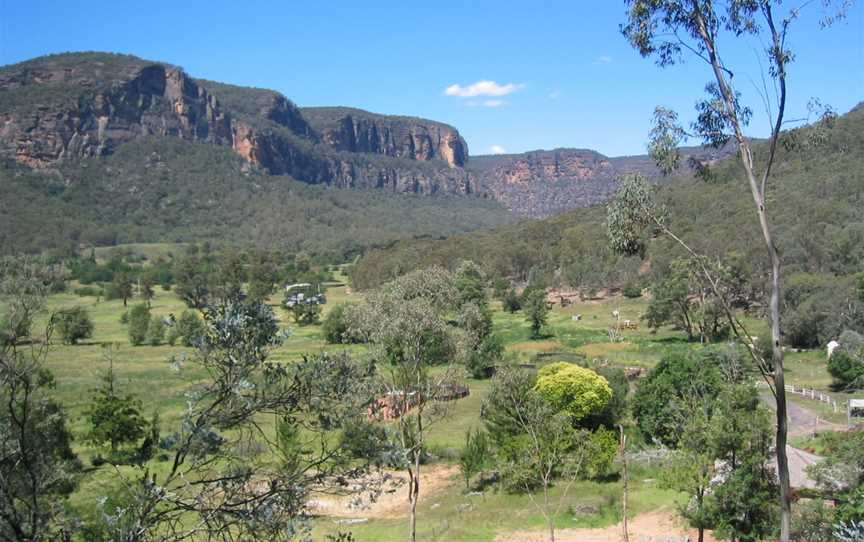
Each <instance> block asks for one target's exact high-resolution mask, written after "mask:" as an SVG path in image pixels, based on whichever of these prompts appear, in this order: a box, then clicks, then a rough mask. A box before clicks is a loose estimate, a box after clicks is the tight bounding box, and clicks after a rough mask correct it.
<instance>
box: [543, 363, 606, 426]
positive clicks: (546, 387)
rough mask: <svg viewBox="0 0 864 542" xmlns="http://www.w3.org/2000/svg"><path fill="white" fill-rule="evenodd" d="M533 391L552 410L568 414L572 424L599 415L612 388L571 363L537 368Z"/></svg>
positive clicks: (601, 378)
mask: <svg viewBox="0 0 864 542" xmlns="http://www.w3.org/2000/svg"><path fill="white" fill-rule="evenodd" d="M536 388H537V391H538V392H540V395H541V396H543V398H544V399H546V400H547V401H548V402H549V403H550V404H551V405H552V407H553V408H554V409H555V410H556V411H559V412H564V413H566V414H567V415H569V416H570V419H571V421H572V422H573V423H574V424H578V423H579V422H580V421H582V420H583V419H585V418H586V417H588V416H589V415H591V414H594V413H598V412H601V411H602V410H603V409H604V408H606V405H607V404H608V403H609V401H610V400H611V399H612V388H610V387H609V383H608V382H607V381H606V379H605V378H603V377H602V376H600V375H598V374H597V373H595V372H594V371H592V370H591V369H586V368H584V367H579V366H578V365H574V364H572V363H564V362H559V363H550V364H549V365H546V366H544V367H543V368H541V369H540V371H539V372H538V373H537V384H536Z"/></svg>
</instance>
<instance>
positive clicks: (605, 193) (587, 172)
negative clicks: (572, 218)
mask: <svg viewBox="0 0 864 542" xmlns="http://www.w3.org/2000/svg"><path fill="white" fill-rule="evenodd" d="M471 169H472V171H473V172H474V173H475V174H476V175H477V177H478V178H479V180H480V183H481V185H482V186H483V189H484V190H486V191H488V192H489V194H490V195H491V196H492V197H493V198H495V199H497V200H498V201H500V202H502V203H503V204H504V205H505V206H506V207H507V208H508V209H510V210H511V211H513V212H515V213H517V214H520V215H524V216H531V217H546V216H551V215H553V214H556V213H559V212H562V211H566V210H568V209H572V208H574V207H586V206H588V205H592V204H594V203H598V202H601V201H605V200H606V199H608V198H609V197H610V196H611V195H612V194H614V191H615V187H616V184H615V178H616V176H617V175H618V171H617V170H616V168H615V167H614V166H613V165H612V163H611V162H610V161H609V159H608V158H606V157H605V156H603V155H602V154H600V153H597V152H595V151H590V150H582V149H555V150H551V151H532V152H527V153H524V154H511V155H498V156H479V157H474V158H472V163H471Z"/></svg>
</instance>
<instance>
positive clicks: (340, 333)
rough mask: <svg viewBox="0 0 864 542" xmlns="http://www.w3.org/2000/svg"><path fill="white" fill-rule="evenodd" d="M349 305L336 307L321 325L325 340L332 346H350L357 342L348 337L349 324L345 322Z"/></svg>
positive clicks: (343, 304)
mask: <svg viewBox="0 0 864 542" xmlns="http://www.w3.org/2000/svg"><path fill="white" fill-rule="evenodd" d="M346 306H347V304H345V303H342V304H340V305H336V306H335V307H333V308H332V309H330V312H329V313H327V317H326V318H324V321H323V322H322V323H321V331H322V332H323V333H324V340H326V341H327V342H328V343H330V344H348V343H352V342H355V341H354V340H353V339H352V338H351V337H349V336H348V322H347V321H346V320H345V307H346Z"/></svg>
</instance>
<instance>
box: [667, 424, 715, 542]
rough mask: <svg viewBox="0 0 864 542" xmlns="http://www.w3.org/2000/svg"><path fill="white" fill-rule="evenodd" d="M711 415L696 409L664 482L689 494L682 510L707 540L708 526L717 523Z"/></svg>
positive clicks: (668, 467) (684, 515)
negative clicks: (713, 503)
mask: <svg viewBox="0 0 864 542" xmlns="http://www.w3.org/2000/svg"><path fill="white" fill-rule="evenodd" d="M709 421H710V420H709V418H708V416H707V413H706V412H705V411H704V410H703V409H699V408H696V409H693V410H692V411H691V412H690V417H689V419H688V420H686V422H685V426H684V431H683V432H682V433H681V435H680V436H679V438H678V451H677V452H674V453H672V455H671V457H670V458H669V459H668V461H667V464H666V465H665V469H664V472H663V477H662V481H663V483H664V485H666V486H668V487H671V488H672V489H675V490H677V491H680V492H682V493H684V494H685V495H687V496H688V498H689V499H688V500H687V501H686V502H685V503H683V504H682V505H681V506H679V507H678V512H679V514H680V515H681V517H682V518H684V519H685V520H686V521H687V523H689V525H690V526H691V527H692V528H694V529H696V530H697V531H698V532H699V542H703V541H704V540H705V529H711V528H713V527H714V517H713V513H712V512H713V511H712V510H711V506H710V494H711V480H712V478H713V477H714V456H713V454H712V453H711V449H710V446H709V434H708V428H709Z"/></svg>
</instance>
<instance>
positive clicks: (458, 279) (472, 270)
mask: <svg viewBox="0 0 864 542" xmlns="http://www.w3.org/2000/svg"><path fill="white" fill-rule="evenodd" d="M454 275H455V276H454V285H455V287H456V291H457V292H458V295H459V300H458V304H459V305H460V306H461V305H464V304H466V303H474V304H475V305H478V306H485V305H486V304H487V299H486V285H485V278H484V276H483V272H482V271H480V268H479V267H477V264H475V263H474V262H472V261H470V260H464V261H462V262H461V263H460V264H459V268H458V269H457V270H456V273H455V274H454Z"/></svg>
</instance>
